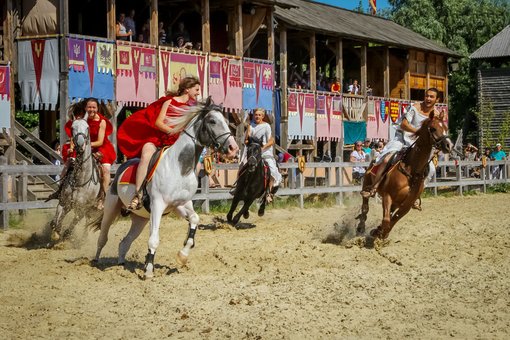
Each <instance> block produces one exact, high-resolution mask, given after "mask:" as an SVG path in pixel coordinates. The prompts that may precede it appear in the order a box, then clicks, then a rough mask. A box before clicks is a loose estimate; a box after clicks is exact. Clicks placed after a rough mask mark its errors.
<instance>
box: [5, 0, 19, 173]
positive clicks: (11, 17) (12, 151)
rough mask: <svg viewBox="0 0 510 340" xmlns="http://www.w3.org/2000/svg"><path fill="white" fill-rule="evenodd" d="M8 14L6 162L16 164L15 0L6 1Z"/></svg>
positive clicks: (6, 40) (6, 34) (6, 32)
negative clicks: (7, 127)
mask: <svg viewBox="0 0 510 340" xmlns="http://www.w3.org/2000/svg"><path fill="white" fill-rule="evenodd" d="M5 9H6V16H5V19H4V21H3V28H4V36H3V38H4V59H5V60H10V61H11V66H10V81H9V91H10V98H11V107H10V121H11V124H10V125H11V133H10V135H9V137H8V141H9V147H8V148H7V150H6V156H7V159H6V164H7V163H8V164H15V163H16V140H15V139H14V123H15V122H16V108H15V103H16V101H15V100H14V98H15V96H14V77H15V75H17V73H18V63H17V57H16V46H15V43H14V40H15V38H16V37H15V36H14V32H15V29H16V24H15V23H16V18H15V16H16V13H18V12H17V10H16V8H15V7H14V4H13V0H7V3H6V8H5Z"/></svg>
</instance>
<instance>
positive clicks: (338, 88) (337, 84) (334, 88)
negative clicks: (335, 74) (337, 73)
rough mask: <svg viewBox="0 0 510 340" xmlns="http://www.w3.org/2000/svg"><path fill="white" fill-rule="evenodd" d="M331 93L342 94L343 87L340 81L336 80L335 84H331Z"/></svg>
mask: <svg viewBox="0 0 510 340" xmlns="http://www.w3.org/2000/svg"><path fill="white" fill-rule="evenodd" d="M331 92H337V93H340V92H342V85H341V84H340V79H338V78H337V79H336V80H335V82H334V83H333V84H331Z"/></svg>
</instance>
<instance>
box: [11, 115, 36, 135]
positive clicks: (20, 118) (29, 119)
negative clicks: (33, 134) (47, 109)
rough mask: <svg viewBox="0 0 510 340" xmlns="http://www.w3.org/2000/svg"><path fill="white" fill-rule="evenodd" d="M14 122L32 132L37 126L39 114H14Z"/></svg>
mask: <svg viewBox="0 0 510 340" xmlns="http://www.w3.org/2000/svg"><path fill="white" fill-rule="evenodd" d="M16 121H17V122H18V123H20V124H21V125H23V126H24V127H26V128H27V129H28V130H30V131H32V130H33V129H34V128H36V127H38V126H39V113H38V112H24V111H17V112H16Z"/></svg>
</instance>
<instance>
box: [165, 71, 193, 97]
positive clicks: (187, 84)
mask: <svg viewBox="0 0 510 340" xmlns="http://www.w3.org/2000/svg"><path fill="white" fill-rule="evenodd" d="M196 85H200V80H198V78H197V77H195V76H187V77H185V78H183V79H181V82H180V83H179V88H178V89H177V91H167V92H166V95H167V96H172V97H178V96H182V95H183V94H184V91H186V90H187V89H190V88H192V87H193V86H196Z"/></svg>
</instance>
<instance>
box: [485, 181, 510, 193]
mask: <svg viewBox="0 0 510 340" xmlns="http://www.w3.org/2000/svg"><path fill="white" fill-rule="evenodd" d="M487 192H488V193H500V192H501V193H509V192H510V183H501V184H496V185H493V186H490V187H488V188H487Z"/></svg>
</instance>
